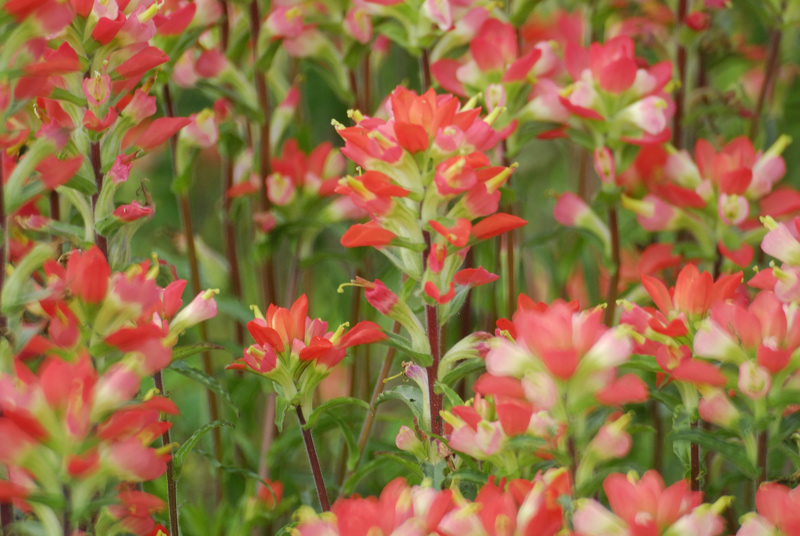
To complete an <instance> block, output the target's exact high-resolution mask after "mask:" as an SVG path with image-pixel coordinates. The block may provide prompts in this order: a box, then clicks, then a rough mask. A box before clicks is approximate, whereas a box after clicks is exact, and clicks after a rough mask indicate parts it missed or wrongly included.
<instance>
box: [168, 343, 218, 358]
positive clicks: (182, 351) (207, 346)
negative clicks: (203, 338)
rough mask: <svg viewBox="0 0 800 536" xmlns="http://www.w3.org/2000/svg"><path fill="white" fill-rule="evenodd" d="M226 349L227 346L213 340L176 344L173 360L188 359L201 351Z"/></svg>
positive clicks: (173, 350)
mask: <svg viewBox="0 0 800 536" xmlns="http://www.w3.org/2000/svg"><path fill="white" fill-rule="evenodd" d="M224 349H225V348H224V347H222V346H220V345H219V344H214V343H211V342H198V343H195V344H187V345H185V346H176V347H175V348H173V349H172V361H173V362H174V361H178V360H181V359H186V358H187V357H191V356H193V355H195V354H199V353H201V352H206V351H210V350H224Z"/></svg>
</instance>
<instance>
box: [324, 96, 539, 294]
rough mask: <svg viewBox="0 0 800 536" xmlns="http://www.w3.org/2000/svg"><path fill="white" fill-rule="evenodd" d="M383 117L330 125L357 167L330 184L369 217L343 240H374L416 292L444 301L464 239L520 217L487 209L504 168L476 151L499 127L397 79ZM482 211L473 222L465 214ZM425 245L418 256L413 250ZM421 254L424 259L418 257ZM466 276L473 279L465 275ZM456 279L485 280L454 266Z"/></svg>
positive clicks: (493, 204)
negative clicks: (415, 282)
mask: <svg viewBox="0 0 800 536" xmlns="http://www.w3.org/2000/svg"><path fill="white" fill-rule="evenodd" d="M390 106H391V108H390V117H389V119H388V120H384V119H379V118H377V117H376V118H373V117H366V116H363V115H361V114H360V113H358V112H354V113H353V114H351V115H352V116H353V118H354V119H356V123H357V124H356V126H353V127H346V128H345V127H343V126H339V127H338V130H339V134H340V135H341V136H342V137H343V138H344V140H345V146H344V148H343V149H342V152H343V153H344V154H345V155H346V156H347V157H348V158H350V159H352V160H353V161H354V162H356V163H357V164H358V165H359V166H361V167H362V168H363V169H364V170H365V173H364V174H363V175H360V176H357V177H354V176H348V177H345V178H344V179H342V180H341V182H340V185H339V187H338V188H337V191H338V192H339V193H342V194H345V195H347V196H349V197H350V199H352V201H353V203H355V204H356V205H357V206H359V207H361V208H363V209H364V210H366V211H367V212H368V213H369V215H370V217H371V218H372V221H371V222H370V223H368V224H358V225H355V226H353V227H351V228H350V230H348V231H347V233H345V235H344V236H343V237H342V244H344V245H345V246H349V247H353V246H376V247H378V248H380V251H381V252H382V253H384V254H385V255H386V256H387V257H389V258H390V259H391V260H392V261H393V262H394V263H395V264H396V265H397V266H398V267H399V268H400V269H401V270H402V271H403V272H404V273H406V274H408V275H409V276H410V277H412V278H414V279H415V280H419V281H421V282H422V285H423V289H424V292H425V295H426V296H427V298H426V300H428V301H429V302H430V303H434V302H436V303H439V304H447V303H449V302H450V301H451V300H453V298H454V297H455V295H456V289H455V280H454V276H455V275H456V272H457V271H458V269H459V267H460V266H461V264H462V262H463V258H464V255H466V252H467V249H466V248H467V246H469V245H470V244H472V243H474V242H476V241H478V240H483V239H486V238H491V237H494V236H497V235H499V234H502V233H503V232H505V231H508V230H510V229H514V228H516V227H519V226H520V225H523V224H524V223H525V222H524V220H522V219H520V218H517V217H515V216H511V215H508V214H502V213H497V209H498V204H499V201H500V191H499V189H500V187H501V186H502V185H503V184H505V183H506V181H507V180H508V177H509V176H510V174H511V172H512V171H513V166H492V165H491V163H490V161H489V159H488V157H486V156H485V154H484V153H485V152H486V151H488V150H489V149H491V148H493V147H494V146H495V145H496V144H497V143H498V142H499V141H500V139H501V138H502V136H503V134H502V133H499V132H497V131H495V130H494V129H493V128H492V126H491V123H492V122H493V121H494V119H495V118H496V117H497V114H498V113H499V110H495V112H493V113H492V114H490V115H489V116H488V117H487V118H486V119H485V120H484V119H481V118H480V110H479V109H477V108H466V109H465V108H463V107H462V106H461V105H460V103H459V101H458V99H456V98H455V97H453V96H452V95H436V93H435V92H434V91H433V90H429V91H427V92H426V93H424V94H423V95H417V94H415V93H414V92H412V91H409V90H407V89H404V88H402V87H398V88H397V89H396V90H395V91H394V92H393V93H392V94H391V96H390ZM477 218H483V219H482V220H481V221H479V222H478V223H476V224H474V225H473V223H472V222H473V220H475V219H477ZM421 250H425V251H426V257H425V258H424V259H423V258H421V257H420V255H419V251H421ZM423 261H424V265H423ZM473 275H475V276H477V277H473ZM458 280H459V282H460V285H462V286H463V287H469V286H476V285H478V284H483V283H487V282H489V281H491V280H492V278H487V277H486V275H479V274H477V273H474V274H473V272H469V273H464V274H463V275H462V276H461V277H459V278H458Z"/></svg>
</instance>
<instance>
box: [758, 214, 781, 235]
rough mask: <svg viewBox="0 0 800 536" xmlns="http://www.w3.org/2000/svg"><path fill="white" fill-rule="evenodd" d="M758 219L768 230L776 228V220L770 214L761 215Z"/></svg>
mask: <svg viewBox="0 0 800 536" xmlns="http://www.w3.org/2000/svg"><path fill="white" fill-rule="evenodd" d="M759 219H760V220H761V224H762V225H763V226H764V227H766V228H767V229H769V230H770V231H774V230H775V229H777V228H778V222H776V221H775V220H774V219H773V218H772V216H761V218H759Z"/></svg>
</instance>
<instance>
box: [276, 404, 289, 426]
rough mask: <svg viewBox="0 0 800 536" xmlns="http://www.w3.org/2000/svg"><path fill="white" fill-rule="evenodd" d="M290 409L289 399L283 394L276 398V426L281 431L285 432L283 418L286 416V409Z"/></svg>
mask: <svg viewBox="0 0 800 536" xmlns="http://www.w3.org/2000/svg"><path fill="white" fill-rule="evenodd" d="M287 409H289V401H288V400H286V398H284V397H282V396H278V397H276V399H275V427H276V428H277V429H278V431H279V432H283V419H284V418H285V417H286V410H287Z"/></svg>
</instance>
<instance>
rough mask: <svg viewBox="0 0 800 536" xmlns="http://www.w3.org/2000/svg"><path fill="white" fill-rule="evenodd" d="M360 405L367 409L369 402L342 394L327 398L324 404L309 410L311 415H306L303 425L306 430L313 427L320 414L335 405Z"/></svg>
mask: <svg viewBox="0 0 800 536" xmlns="http://www.w3.org/2000/svg"><path fill="white" fill-rule="evenodd" d="M349 405H352V406H361V407H362V408H364V409H366V410H369V404H367V403H366V402H364V401H363V400H361V399H360V398H353V397H351V396H342V397H339V398H334V399H333V400H328V401H327V402H325V403H324V404H321V405H319V406H317V407H316V408H315V409H314V411H312V412H311V415H309V416H308V420H307V421H306V425H305V426H303V428H305V429H306V430H309V429H311V428H313V427H314V425H315V424H316V423H317V420H318V419H319V417H320V415H322V414H323V413H325V412H326V411H328V410H329V409H331V408H335V407H337V406H349Z"/></svg>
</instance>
